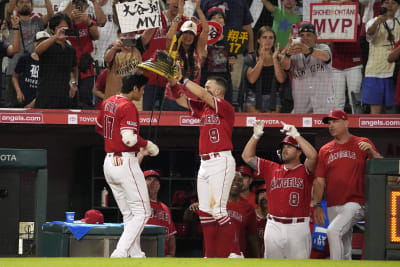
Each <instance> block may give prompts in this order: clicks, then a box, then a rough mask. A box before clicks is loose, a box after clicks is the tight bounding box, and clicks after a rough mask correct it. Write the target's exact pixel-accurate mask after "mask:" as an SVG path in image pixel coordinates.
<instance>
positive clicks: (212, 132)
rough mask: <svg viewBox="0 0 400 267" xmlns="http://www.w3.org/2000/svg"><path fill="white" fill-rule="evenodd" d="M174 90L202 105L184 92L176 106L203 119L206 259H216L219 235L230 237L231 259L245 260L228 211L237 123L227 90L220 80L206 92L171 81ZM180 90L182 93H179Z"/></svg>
mask: <svg viewBox="0 0 400 267" xmlns="http://www.w3.org/2000/svg"><path fill="white" fill-rule="evenodd" d="M168 81H169V83H170V85H171V87H172V88H175V89H174V90H176V89H179V88H181V87H186V88H187V89H188V90H189V91H190V92H192V93H193V94H194V95H196V96H197V97H199V98H200V99H201V101H198V100H195V99H191V98H188V97H187V96H186V95H185V94H183V93H182V91H181V92H174V94H176V95H177V98H176V100H175V101H176V103H177V104H178V105H180V106H182V107H185V108H188V109H189V110H190V112H191V114H192V116H194V117H196V118H200V119H201V121H202V125H201V126H200V138H199V152H200V158H201V164H200V169H199V173H198V177H197V194H198V198H199V203H200V207H199V208H200V222H201V225H202V229H203V237H204V247H205V257H207V258H209V257H215V250H216V247H215V238H216V233H217V231H218V232H219V233H221V232H223V233H225V235H226V237H227V238H228V237H229V241H228V242H227V246H229V249H230V251H231V254H230V255H229V256H230V257H232V258H243V255H242V253H241V251H240V246H239V243H238V242H237V238H235V235H236V230H235V226H234V225H233V223H232V221H231V219H230V218H229V216H228V212H227V210H226V204H227V202H228V198H229V190H230V188H231V185H232V181H233V178H234V176H235V165H236V163H235V159H234V158H233V156H232V152H231V151H232V149H233V146H232V131H233V124H234V121H235V110H234V109H233V106H232V105H231V104H230V103H229V102H228V101H226V100H225V99H224V96H225V93H226V90H227V88H228V86H227V82H226V81H225V79H223V78H221V77H209V78H208V80H207V82H206V84H205V88H202V87H201V86H199V85H197V84H196V83H194V82H192V81H190V80H189V79H185V80H184V82H183V84H181V85H180V86H177V85H179V83H178V82H177V80H175V79H172V78H170V79H168ZM179 90H181V89H179Z"/></svg>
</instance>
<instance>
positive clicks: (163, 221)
mask: <svg viewBox="0 0 400 267" xmlns="http://www.w3.org/2000/svg"><path fill="white" fill-rule="evenodd" d="M150 206H151V217H150V219H149V220H148V221H147V224H152V225H160V226H164V227H165V228H167V234H166V236H165V255H168V239H169V237H170V236H172V235H174V234H176V230H175V224H174V222H173V221H172V216H171V211H170V210H169V208H168V207H167V206H166V205H165V204H164V203H162V202H161V201H152V200H151V201H150Z"/></svg>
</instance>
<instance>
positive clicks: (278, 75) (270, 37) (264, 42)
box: [242, 26, 286, 112]
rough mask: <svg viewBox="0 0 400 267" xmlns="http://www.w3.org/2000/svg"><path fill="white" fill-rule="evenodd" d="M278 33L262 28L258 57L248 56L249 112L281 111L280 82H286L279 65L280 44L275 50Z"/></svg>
mask: <svg viewBox="0 0 400 267" xmlns="http://www.w3.org/2000/svg"><path fill="white" fill-rule="evenodd" d="M275 39H276V35H275V32H274V31H273V30H272V29H271V28H270V27H268V26H263V27H261V28H260V29H259V30H258V33H257V50H256V54H255V55H254V54H249V55H247V56H246V58H245V60H244V64H243V73H242V79H243V81H242V86H243V88H242V89H243V90H244V93H245V103H244V104H245V108H244V110H245V111H246V112H279V108H280V101H279V83H283V82H284V81H285V79H286V73H285V72H284V71H283V69H282V68H281V66H280V60H279V57H278V56H279V43H278V44H277V47H276V49H275V47H274V42H275Z"/></svg>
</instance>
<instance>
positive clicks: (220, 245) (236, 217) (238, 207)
mask: <svg viewBox="0 0 400 267" xmlns="http://www.w3.org/2000/svg"><path fill="white" fill-rule="evenodd" d="M242 188H243V177H242V175H241V174H240V172H236V175H235V178H234V179H233V182H232V187H231V190H230V193H229V200H228V204H227V210H228V214H229V217H230V218H232V219H233V220H232V221H233V222H234V223H235V225H236V229H237V233H238V238H239V243H240V249H241V250H242V251H243V253H244V255H245V257H246V258H259V257H260V255H259V253H260V250H259V248H258V240H257V232H256V231H257V223H256V213H255V211H254V208H253V207H252V206H251V205H250V204H249V203H248V202H247V200H246V199H244V198H242V197H241V196H240V193H241V191H242ZM228 241H229V240H226V238H225V235H224V234H222V233H221V234H218V237H217V257H219V258H226V257H227V256H228V255H229V250H228V251H227V249H226V244H227V243H226V242H228Z"/></svg>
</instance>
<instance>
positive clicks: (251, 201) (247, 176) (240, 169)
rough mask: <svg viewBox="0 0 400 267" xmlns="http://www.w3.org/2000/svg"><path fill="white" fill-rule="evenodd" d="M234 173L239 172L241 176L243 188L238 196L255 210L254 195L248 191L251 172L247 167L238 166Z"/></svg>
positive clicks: (251, 179) (251, 180)
mask: <svg viewBox="0 0 400 267" xmlns="http://www.w3.org/2000/svg"><path fill="white" fill-rule="evenodd" d="M236 171H238V172H240V174H242V176H243V188H242V192H241V193H240V196H241V197H242V198H244V199H246V200H247V202H249V204H250V205H251V206H252V207H253V208H257V203H256V193H254V192H252V191H251V190H250V185H251V183H252V182H253V171H252V169H251V168H250V167H249V166H246V165H240V166H239V167H237V168H236Z"/></svg>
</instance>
